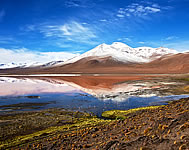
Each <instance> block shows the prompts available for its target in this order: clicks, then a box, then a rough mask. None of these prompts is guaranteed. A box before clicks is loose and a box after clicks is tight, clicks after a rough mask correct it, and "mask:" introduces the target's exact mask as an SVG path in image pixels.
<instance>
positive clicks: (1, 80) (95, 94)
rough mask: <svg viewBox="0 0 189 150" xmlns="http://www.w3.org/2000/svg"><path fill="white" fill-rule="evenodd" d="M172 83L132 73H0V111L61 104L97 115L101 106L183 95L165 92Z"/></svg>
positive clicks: (148, 102)
mask: <svg viewBox="0 0 189 150" xmlns="http://www.w3.org/2000/svg"><path fill="white" fill-rule="evenodd" d="M175 84H178V83H175V82H154V80H151V78H150V77H145V79H143V78H141V77H133V76H131V77H89V76H88V77H87V76H86V77H48V78H47V77H37V78H36V77H35V78H34V77H32V78H21V77H20V78H9V77H0V111H7V110H33V109H44V108H52V107H62V108H67V109H74V110H82V111H91V112H93V113H95V114H97V115H100V114H101V112H102V111H105V110H111V109H130V108H136V107H141V106H149V105H157V104H164V102H165V101H167V100H172V99H179V98H181V97H187V95H178V96H176V95H173V93H170V92H165V89H167V88H168V86H171V85H175ZM179 84H182V83H179ZM171 95H172V96H171Z"/></svg>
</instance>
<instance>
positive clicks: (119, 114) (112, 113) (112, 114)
mask: <svg viewBox="0 0 189 150" xmlns="http://www.w3.org/2000/svg"><path fill="white" fill-rule="evenodd" d="M159 107H163V106H149V107H139V108H134V109H129V110H109V111H105V112H103V113H102V117H104V118H107V119H121V120H124V119H126V118H127V115H128V114H131V113H134V112H137V111H141V110H148V109H155V108H159Z"/></svg>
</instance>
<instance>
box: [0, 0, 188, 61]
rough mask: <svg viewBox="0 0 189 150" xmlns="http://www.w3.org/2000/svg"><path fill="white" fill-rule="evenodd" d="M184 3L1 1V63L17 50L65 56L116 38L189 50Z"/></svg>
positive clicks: (136, 44)
mask: <svg viewBox="0 0 189 150" xmlns="http://www.w3.org/2000/svg"><path fill="white" fill-rule="evenodd" d="M188 7H189V0H167V1H165V0H142V1H139V0H132V1H131V0H0V54H1V57H2V55H4V56H6V58H7V59H6V60H5V59H4V60H1V61H0V62H1V63H2V62H3V61H4V62H5V61H6V62H8V61H10V60H11V58H10V57H12V55H14V54H18V55H19V53H23V55H25V54H28V53H30V54H31V53H33V54H35V55H37V56H39V55H40V56H41V55H43V56H44V55H45V56H48V58H51V57H50V56H49V55H50V54H52V53H50V52H56V54H55V53H53V55H55V57H56V60H57V59H60V58H62V57H60V56H59V55H60V54H62V52H64V53H63V54H65V58H67V57H68V58H69V57H72V56H75V55H77V54H79V53H83V52H85V51H88V50H90V49H92V48H94V47H95V46H97V45H99V44H101V43H106V44H111V43H112V42H116V41H119V42H123V43H125V44H127V45H129V46H131V47H139V46H150V47H160V46H164V47H168V48H174V49H176V50H178V51H184V50H189V30H188V27H189V11H188ZM7 53H8V54H7ZM8 57H9V58H10V59H8ZM28 57H29V56H28ZM33 57H35V56H33ZM4 58H5V57H4ZM2 59H3V58H2ZM23 59H24V58H23ZM39 59H41V58H40V57H39Z"/></svg>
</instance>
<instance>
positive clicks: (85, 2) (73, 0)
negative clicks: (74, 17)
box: [64, 0, 95, 7]
mask: <svg viewBox="0 0 189 150" xmlns="http://www.w3.org/2000/svg"><path fill="white" fill-rule="evenodd" d="M64 4H65V6H66V7H93V6H94V5H95V3H94V1H92V0H65V3H64Z"/></svg>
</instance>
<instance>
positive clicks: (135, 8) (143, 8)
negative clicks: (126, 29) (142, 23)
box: [117, 3, 162, 18]
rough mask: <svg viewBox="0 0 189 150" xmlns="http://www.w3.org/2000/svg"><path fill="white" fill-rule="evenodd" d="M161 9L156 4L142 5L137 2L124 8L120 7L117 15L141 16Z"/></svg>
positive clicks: (121, 16)
mask: <svg viewBox="0 0 189 150" xmlns="http://www.w3.org/2000/svg"><path fill="white" fill-rule="evenodd" d="M161 9H162V8H161V7H160V6H159V5H158V4H148V5H143V4H138V3H132V4H130V5H128V6H127V7H125V8H120V9H119V10H118V12H117V17H120V18H123V17H131V16H136V17H143V16H147V15H150V14H154V13H158V12H161Z"/></svg>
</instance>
